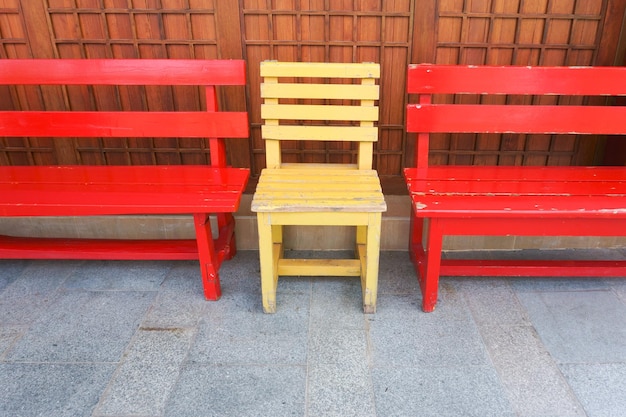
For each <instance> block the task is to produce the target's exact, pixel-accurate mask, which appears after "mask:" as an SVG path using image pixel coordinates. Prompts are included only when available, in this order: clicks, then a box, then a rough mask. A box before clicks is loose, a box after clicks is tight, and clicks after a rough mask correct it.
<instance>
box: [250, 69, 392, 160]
mask: <svg viewBox="0 0 626 417" xmlns="http://www.w3.org/2000/svg"><path fill="white" fill-rule="evenodd" d="M261 77H263V82H262V84H261V97H262V98H263V100H264V101H263V104H262V106H261V118H262V119H263V126H262V128H261V136H262V137H263V139H264V140H265V145H266V162H267V167H268V168H280V167H285V166H287V165H290V164H284V163H283V162H282V157H281V141H294V140H306V141H349V142H357V143H358V149H357V158H356V163H355V164H349V165H350V166H352V167H354V168H358V169H371V168H372V160H373V149H374V142H376V141H377V140H378V127H376V126H375V125H374V122H377V121H378V106H376V105H375V101H376V100H378V97H379V88H378V85H376V79H377V78H380V65H379V64H374V63H363V64H353V63H304V62H297V63H296V62H275V61H265V62H261ZM298 165H301V164H298Z"/></svg>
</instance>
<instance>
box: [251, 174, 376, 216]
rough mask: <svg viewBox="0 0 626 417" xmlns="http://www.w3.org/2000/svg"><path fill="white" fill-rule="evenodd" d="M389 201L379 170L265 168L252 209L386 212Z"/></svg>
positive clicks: (255, 210)
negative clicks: (383, 189)
mask: <svg viewBox="0 0 626 417" xmlns="http://www.w3.org/2000/svg"><path fill="white" fill-rule="evenodd" d="M386 209H387V204H386V203H385V199H384V196H383V193H382V189H381V186H380V180H379V178H378V174H377V172H376V171H375V170H350V169H345V168H332V169H325V168H321V169H311V168H308V169H307V168H290V169H264V170H263V171H262V172H261V176H260V178H259V183H258V185H257V189H256V193H255V194H254V198H253V200H252V211H254V212H261V213H270V212H271V213H276V212H355V213H376V212H384V211H386Z"/></svg>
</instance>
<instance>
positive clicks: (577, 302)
mask: <svg viewBox="0 0 626 417" xmlns="http://www.w3.org/2000/svg"><path fill="white" fill-rule="evenodd" d="M542 253H544V252H542ZM583 253H586V252H583ZM578 254H580V252H578ZM594 254H597V252H594ZM599 254H600V255H601V256H612V257H616V256H617V257H621V258H626V250H623V251H621V252H619V251H617V252H616V251H612V252H599ZM565 255H569V253H566V254H565ZM547 256H554V253H549V255H547ZM222 286H223V292H224V295H223V297H222V299H221V300H220V301H218V302H207V301H204V299H203V298H202V295H201V284H200V281H199V278H198V267H197V265H196V263H195V262H68V261H28V262H26V261H0V415H1V416H11V417H17V416H46V417H53V416H118V417H121V416H176V417H181V416H237V417H245V416H309V417H314V416H381V417H392V416H433V417H434V416H437V417H446V416H454V417H457V416H477V417H488V416H494V417H503V416H504V417H506V416H521V417H548V416H550V417H575V416H590V417H591V416H593V417H600V416H606V417H608V416H611V417H622V416H626V279H595V280H587V279H571V280H570V279H514V280H509V279H460V278H459V279H443V280H442V285H441V292H440V302H439V305H438V308H437V310H436V311H435V312H434V313H431V314H424V313H422V312H421V310H420V292H419V290H418V287H417V281H416V279H415V276H414V274H413V269H412V266H411V264H410V261H409V259H408V255H407V254H406V253H405V252H385V253H383V254H382V255H381V274H380V291H379V298H378V312H377V313H376V314H375V315H363V314H362V312H361V293H360V284H359V282H358V281H357V280H355V279H333V278H322V279H295V278H285V279H282V280H281V281H280V283H279V289H278V312H277V313H276V314H275V315H265V314H263V313H262V308H261V297H260V289H259V286H260V284H259V271H258V253H257V252H240V253H239V254H238V255H237V257H236V258H235V259H234V260H233V261H230V262H227V263H225V264H224V265H223V269H222Z"/></svg>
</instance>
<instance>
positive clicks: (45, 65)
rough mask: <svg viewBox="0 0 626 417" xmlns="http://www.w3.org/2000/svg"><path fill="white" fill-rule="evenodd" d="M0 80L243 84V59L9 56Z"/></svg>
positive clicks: (121, 83)
mask: <svg viewBox="0 0 626 417" xmlns="http://www.w3.org/2000/svg"><path fill="white" fill-rule="evenodd" d="M0 68H1V69H2V71H0V84H34V85H45V84H65V85H77V84H90V85H245V83H246V76H245V61H243V60H196V59H171V60H170V59H9V60H2V62H0Z"/></svg>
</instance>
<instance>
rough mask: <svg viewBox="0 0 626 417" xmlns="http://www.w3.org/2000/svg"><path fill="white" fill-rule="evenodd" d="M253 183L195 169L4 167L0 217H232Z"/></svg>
mask: <svg viewBox="0 0 626 417" xmlns="http://www.w3.org/2000/svg"><path fill="white" fill-rule="evenodd" d="M247 178H248V170H247V169H241V168H230V167H220V168H216V167H211V166H194V165H176V166H30V167H27V166H11V167H0V216H83V215H116V214H191V213H196V212H198V211H200V212H202V211H203V210H204V211H207V212H211V213H232V212H235V211H236V210H237V208H238V207H239V202H240V200H241V193H243V191H244V188H245V185H246V183H247Z"/></svg>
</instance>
